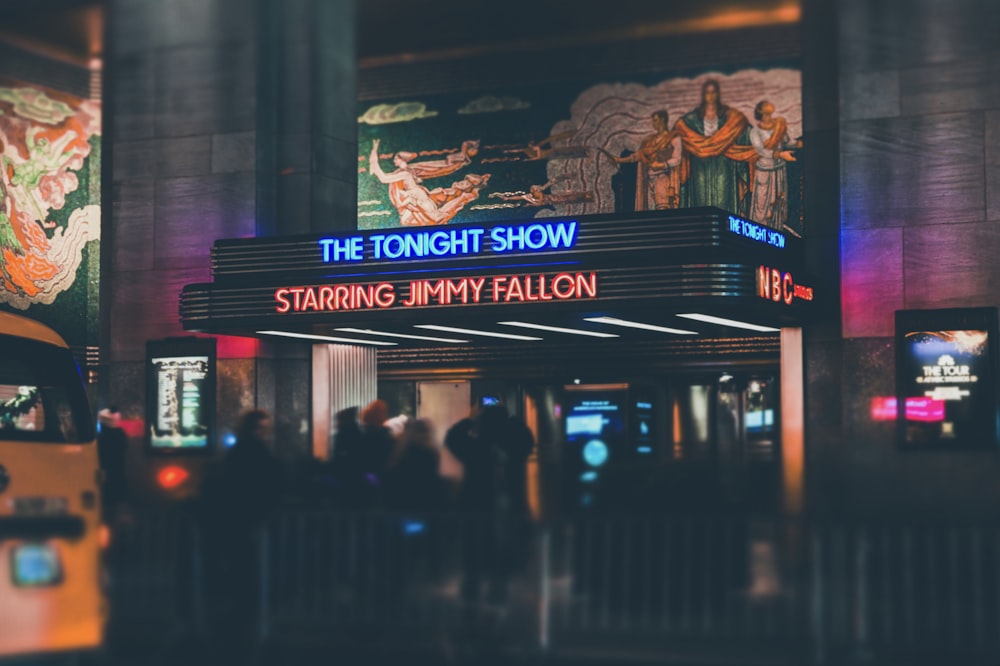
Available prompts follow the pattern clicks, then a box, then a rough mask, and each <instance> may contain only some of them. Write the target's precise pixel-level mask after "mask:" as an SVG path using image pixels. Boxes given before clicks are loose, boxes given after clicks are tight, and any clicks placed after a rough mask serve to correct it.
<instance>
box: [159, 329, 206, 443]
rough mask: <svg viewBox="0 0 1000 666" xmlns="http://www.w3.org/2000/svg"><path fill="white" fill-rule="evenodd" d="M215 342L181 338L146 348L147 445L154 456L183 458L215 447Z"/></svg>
mask: <svg viewBox="0 0 1000 666" xmlns="http://www.w3.org/2000/svg"><path fill="white" fill-rule="evenodd" d="M214 343H215V341H214V340H212V339H187V340H185V339H180V340H178V341H176V342H173V343H171V341H151V342H150V343H149V344H148V351H147V372H148V373H149V377H148V389H147V392H148V395H147V400H148V408H147V414H148V415H149V424H148V426H147V444H148V446H149V449H150V450H151V451H156V452H176V453H183V452H200V451H207V450H208V449H210V448H211V446H212V438H213V436H214V415H215V345H214ZM158 352H159V353H158ZM184 352H193V353H184ZM197 352H200V353H197Z"/></svg>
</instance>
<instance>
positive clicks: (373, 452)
mask: <svg viewBox="0 0 1000 666" xmlns="http://www.w3.org/2000/svg"><path fill="white" fill-rule="evenodd" d="M388 420H389V405H388V403H386V401H385V400H372V401H371V402H370V403H368V405H367V406H366V407H365V408H364V409H363V410H362V411H361V442H362V446H361V457H362V469H363V470H364V473H365V475H366V476H368V477H369V481H370V482H372V483H373V484H374V485H375V486H376V487H377V488H378V487H381V485H382V483H383V482H384V481H385V473H386V470H387V469H388V466H389V457H390V456H391V455H392V451H393V449H394V448H395V447H396V440H395V438H394V437H393V436H392V433H391V432H389V429H388V428H386V427H385V422H386V421H388Z"/></svg>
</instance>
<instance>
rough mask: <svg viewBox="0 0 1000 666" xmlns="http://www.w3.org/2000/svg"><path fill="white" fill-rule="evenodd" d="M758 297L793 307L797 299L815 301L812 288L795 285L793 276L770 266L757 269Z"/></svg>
mask: <svg viewBox="0 0 1000 666" xmlns="http://www.w3.org/2000/svg"><path fill="white" fill-rule="evenodd" d="M757 295H758V296H760V297H761V298H764V299H767V300H769V301H774V302H775V303H784V304H785V305H791V304H792V301H794V300H795V299H796V298H798V299H800V300H803V301H811V300H812V299H813V289H812V287H806V286H803V285H801V284H795V280H794V279H793V278H792V274H791V273H789V272H788V271H779V270H778V269H777V268H769V267H768V266H758V267H757Z"/></svg>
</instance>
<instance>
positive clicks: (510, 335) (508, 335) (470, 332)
mask: <svg viewBox="0 0 1000 666" xmlns="http://www.w3.org/2000/svg"><path fill="white" fill-rule="evenodd" d="M414 326H416V328H428V329H430V330H432V331H445V332H446V333H465V334H466V335H485V336H486V337H488V338H506V339H508V340H541V339H542V338H532V337H530V336H527V335H514V334H513V333H494V332H493V331H477V330H474V329H471V328H455V327H453V326H437V325H435V324H414Z"/></svg>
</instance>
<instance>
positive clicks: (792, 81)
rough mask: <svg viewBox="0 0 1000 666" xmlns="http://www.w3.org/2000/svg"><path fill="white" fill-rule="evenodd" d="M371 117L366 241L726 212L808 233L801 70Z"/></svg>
mask: <svg viewBox="0 0 1000 666" xmlns="http://www.w3.org/2000/svg"><path fill="white" fill-rule="evenodd" d="M361 109H362V111H363V113H362V115H361V116H360V117H359V118H358V150H359V155H358V226H359V228H362V229H366V228H382V227H398V226H424V225H439V224H449V223H456V222H473V221H480V222H482V221H492V220H503V219H524V218H528V217H553V216H569V215H585V214H596V213H612V212H620V211H631V210H659V209H670V208H687V207H695V206H717V207H719V208H723V209H725V210H728V211H731V212H735V213H738V214H740V215H743V216H745V217H748V218H751V219H753V220H755V221H757V222H760V223H761V224H764V225H766V226H769V227H772V228H775V229H783V230H786V231H789V232H791V233H794V234H796V235H801V233H802V221H801V183H800V170H799V165H798V158H799V156H800V155H801V152H802V150H803V148H804V147H803V145H802V141H801V134H802V85H801V75H800V71H799V70H798V69H797V68H796V67H794V66H788V65H784V64H777V65H773V66H768V67H758V68H753V69H740V70H736V71H729V72H722V71H710V72H697V73H691V74H690V75H687V76H674V77H671V78H662V77H656V76H652V77H649V80H640V81H634V82H627V83H626V82H622V83H593V84H590V85H587V84H579V83H576V84H574V83H563V84H559V85H556V86H546V87H544V88H542V87H536V88H525V89H523V90H510V91H504V92H502V93H496V92H494V93H491V94H465V95H460V94H451V95H436V96H430V97H427V98H424V99H420V100H413V99H407V100H395V101H393V100H386V101H382V102H379V103H370V104H369V105H368V106H367V107H365V106H364V105H362V106H361Z"/></svg>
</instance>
